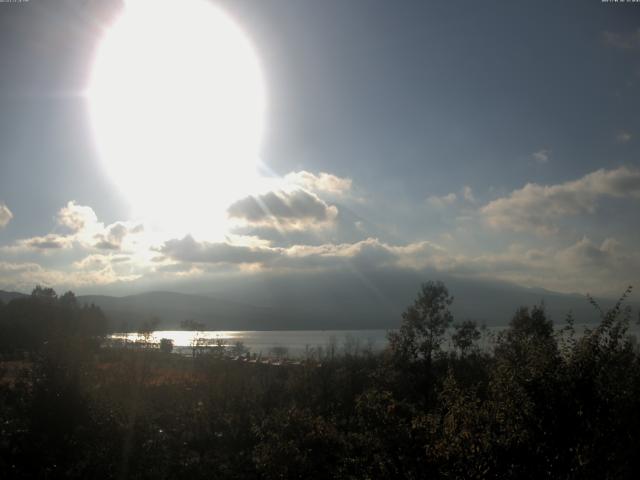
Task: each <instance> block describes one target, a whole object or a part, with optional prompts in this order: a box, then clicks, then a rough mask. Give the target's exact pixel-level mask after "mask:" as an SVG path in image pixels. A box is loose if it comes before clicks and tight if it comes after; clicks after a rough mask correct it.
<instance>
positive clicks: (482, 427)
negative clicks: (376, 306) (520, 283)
mask: <svg viewBox="0 0 640 480" xmlns="http://www.w3.org/2000/svg"><path fill="white" fill-rule="evenodd" d="M628 293H629V291H628V292H627V294H628ZM625 297H626V294H625V295H624V296H623V297H622V298H621V299H620V301H619V302H618V303H617V304H616V306H615V307H614V308H613V309H612V310H610V311H607V312H601V323H600V324H599V325H597V326H594V328H593V329H592V330H589V331H587V332H585V333H584V334H582V332H580V333H579V334H578V333H577V332H575V331H574V328H573V319H572V318H571V317H569V318H568V319H567V324H566V327H565V328H564V329H563V330H561V331H560V332H558V331H557V330H554V328H553V324H552V322H551V321H550V320H549V319H548V318H547V315H546V313H545V310H544V307H543V306H534V307H533V308H521V309H519V310H518V311H517V312H515V314H514V316H513V319H512V320H511V323H510V325H509V328H508V329H507V330H505V331H504V332H503V333H501V334H499V335H498V336H497V337H496V338H495V339H494V342H493V348H491V349H482V348H480V347H479V345H478V342H479V338H480V331H479V329H478V328H477V326H476V325H475V324H473V323H472V322H462V323H455V322H454V319H453V318H452V315H451V313H450V311H449V306H450V305H451V302H452V301H453V299H452V297H451V296H450V295H449V292H448V291H447V289H446V287H445V286H444V285H443V284H441V283H437V282H436V283H433V282H430V283H426V284H424V285H423V286H422V288H421V290H420V292H419V294H418V297H417V298H416V301H415V303H414V304H413V305H411V306H410V307H409V308H408V309H407V310H406V311H405V313H404V314H403V319H402V323H401V325H400V328H399V329H398V330H397V331H396V332H394V333H391V334H390V338H389V340H390V342H389V348H388V349H387V350H386V351H385V352H383V353H381V354H374V353H372V352H371V351H370V350H361V351H360V353H358V354H357V355H356V354H354V353H353V352H354V350H349V351H348V352H346V353H343V354H342V355H337V356H331V357H329V356H327V357H325V358H324V360H323V361H322V363H321V364H318V363H317V362H309V363H308V364H305V363H303V364H301V365H285V366H278V367H275V366H269V365H262V364H259V363H256V364H249V363H243V362H237V361H230V360H225V359H224V358H222V357H216V356H208V355H202V356H198V357H196V358H194V359H191V358H184V357H180V356H177V355H170V354H164V353H162V352H160V351H159V350H149V351H143V350H116V349H99V348H97V347H96V346H95V344H94V343H91V342H88V341H85V340H83V338H86V337H83V336H80V335H74V336H70V337H64V338H63V337H62V336H56V337H55V338H51V339H50V340H47V341H46V343H43V344H42V347H41V348H40V349H39V351H38V352H37V354H34V360H33V361H32V362H29V363H28V364H27V363H25V365H23V368H22V370H20V371H19V372H18V373H15V372H14V373H13V374H12V375H10V374H9V370H8V367H6V366H5V372H4V374H3V376H2V377H1V378H2V382H1V383H0V429H1V430H0V431H1V437H0V477H2V478H58V477H64V478H136V479H138V478H140V479H142V478H154V479H155V478H193V479H196V478H233V479H245V478H251V479H253V478H256V479H282V478H300V479H302V478H304V479H307V478H318V479H327V478H335V479H342V478H346V479H378V478H385V479H391V478H394V479H395V478H401V479H402V478H405V479H423V478H478V479H480V478H496V479H498V478H499V479H501V478H519V479H540V478H554V479H555V478H558V479H584V478H593V479H624V478H637V477H638V472H640V458H638V457H639V456H638V452H639V451H640V414H639V413H638V412H639V411H640V368H639V367H640V365H639V361H640V356H639V353H638V349H637V348H636V344H635V341H634V338H633V337H631V336H630V335H629V332H628V328H629V325H630V322H631V321H632V320H633V319H632V312H631V311H630V310H629V309H628V308H626V307H625V306H624V300H625ZM58 301H59V300H56V302H58ZM56 302H52V303H51V304H49V305H50V307H51V308H53V309H54V310H55V308H54V307H56V305H57V303H56ZM594 306H595V307H596V308H597V305H595V302H594ZM4 308H5V311H4V313H3V315H6V313H7V311H6V308H7V306H5V307H4ZM56 308H57V307H56ZM4 318H6V317H4ZM452 326H455V327H454V328H455V331H454V336H453V338H454V343H455V346H456V349H455V351H451V350H446V351H445V350H444V349H442V348H441V347H442V345H443V342H444V341H445V340H444V339H445V334H446V331H447V329H448V328H450V327H452ZM5 363H6V362H5Z"/></svg>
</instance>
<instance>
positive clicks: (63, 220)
mask: <svg viewBox="0 0 640 480" xmlns="http://www.w3.org/2000/svg"><path fill="white" fill-rule="evenodd" d="M97 222H98V217H97V216H96V214H95V212H94V211H93V209H92V208H91V207H86V206H82V205H78V204H76V203H75V202H74V201H73V200H72V201H70V202H69V203H67V205H66V206H65V207H63V208H61V209H60V211H59V212H58V223H59V224H60V225H62V226H64V227H66V228H67V229H69V231H70V232H71V233H77V232H79V231H81V230H83V229H85V228H86V227H87V226H89V225H93V224H96V223H97Z"/></svg>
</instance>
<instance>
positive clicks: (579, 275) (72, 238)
mask: <svg viewBox="0 0 640 480" xmlns="http://www.w3.org/2000/svg"><path fill="white" fill-rule="evenodd" d="M216 5H218V6H219V7H220V8H221V9H222V10H223V11H225V12H226V13H227V14H228V15H229V16H230V17H231V18H232V19H233V20H234V21H235V23H236V24H237V25H238V26H239V27H240V28H241V29H242V30H243V31H244V32H245V34H246V36H247V37H248V38H249V39H250V41H251V43H252V45H253V48H254V50H255V53H256V55H257V57H258V59H259V62H260V65H261V68H262V72H263V76H264V83H265V88H266V91H267V97H268V108H267V113H266V118H265V125H266V127H265V133H264V136H263V142H262V148H261V150H260V158H261V161H262V162H263V163H264V165H265V166H266V167H267V169H268V171H269V172H270V173H269V176H270V177H272V178H273V179H277V180H282V182H285V183H286V188H284V187H282V186H281V185H282V183H277V185H278V186H277V187H274V189H273V191H272V192H271V195H270V194H269V193H268V192H265V191H261V192H260V193H258V192H255V193H253V194H251V195H249V197H252V198H253V203H252V200H251V198H249V199H247V196H240V197H239V198H237V199H234V200H233V202H231V207H233V208H231V207H230V210H229V212H230V213H233V215H231V214H230V217H232V218H231V219H232V220H234V221H233V222H231V223H230V224H229V226H228V232H227V233H228V235H227V236H226V237H225V239H223V240H221V239H220V238H213V237H212V238H206V235H197V234H196V233H194V232H183V234H181V235H180V236H178V237H171V236H166V237H164V238H163V237H161V236H158V235H153V236H151V235H148V232H149V231H150V230H149V227H148V226H146V228H145V225H144V219H140V218H137V217H136V218H134V217H135V216H134V215H133V214H132V207H131V205H130V202H129V199H127V198H126V196H125V195H123V194H122V193H121V192H120V191H119V189H118V186H117V185H114V182H113V180H112V179H111V178H110V177H109V175H108V172H107V170H108V169H107V168H106V167H105V163H104V162H103V161H101V159H100V158H99V157H100V154H99V152H98V148H97V146H96V144H95V140H94V138H93V135H92V130H91V124H90V116H89V114H88V111H87V101H86V98H85V97H83V95H82V92H83V91H84V90H85V88H86V86H87V83H88V81H89V77H90V73H91V69H92V65H93V59H94V57H95V54H96V50H97V48H98V46H99V44H100V41H101V38H102V37H103V35H104V28H106V27H108V26H109V25H110V24H111V23H112V22H113V21H114V20H115V18H116V14H117V12H119V11H121V8H122V6H121V5H119V3H118V2H91V1H85V2H80V1H47V2H43V1H36V0H31V1H30V2H27V3H19V4H0V61H1V64H2V67H1V68H0V205H3V207H2V208H0V225H1V227H0V288H4V289H22V290H25V289H27V290H28V289H29V288H31V286H32V285H33V284H35V283H46V284H52V285H54V286H58V287H59V288H62V287H65V288H66V287H68V288H73V289H74V290H77V291H80V292H83V291H105V292H109V291H114V292H116V291H117V292H126V291H128V290H134V289H141V288H155V287H157V286H163V287H172V286H179V285H180V284H181V282H185V281H186V279H188V280H189V282H191V283H190V285H192V284H194V282H195V283H196V284H198V282H199V285H208V284H209V283H215V282H216V281H218V280H217V279H219V278H220V275H228V274H234V275H261V274H262V273H264V272H266V271H279V272H282V273H283V274H287V273H288V272H291V271H294V272H295V271H300V270H309V269H313V270H318V271H322V272H324V273H326V275H328V276H330V275H331V274H332V272H334V271H336V269H341V268H346V267H345V265H348V268H356V269H358V270H361V271H363V272H366V271H368V270H369V269H377V268H392V269H398V270H412V271H415V270H420V269H430V271H433V270H435V271H441V272H443V273H446V274H452V275H459V276H469V277H478V278H481V279H497V280H504V281H509V282H514V283H517V284H519V285H524V286H532V287H533V286H535V287H544V288H548V289H551V290H560V291H568V292H574V291H577V292H585V291H592V292H597V293H603V294H615V293H618V292H619V291H621V290H622V289H623V288H624V287H625V286H626V285H627V284H629V283H632V284H633V283H635V284H638V281H637V280H639V278H638V277H639V274H638V272H639V271H640V269H639V268H638V267H640V251H639V250H638V239H639V237H640V221H639V218H638V214H637V212H638V207H639V206H640V163H639V160H638V154H639V151H640V117H639V116H638V114H637V112H638V111H640V95H638V93H637V91H638V86H639V85H640V5H638V4H633V3H630V4H606V3H601V2H599V1H595V0H594V1H579V2H577V1H576V2H570V1H568V2H552V1H549V2H539V1H536V2H533V1H531V2H491V1H488V2H417V1H416V2H412V1H407V2H387V1H373V0H369V1H350V2H344V1H323V2H314V1H295V2H293V1H285V0H261V1H256V0H234V1H222V2H218V3H216ZM220 165H221V166H220V169H219V172H220V175H222V176H224V169H225V166H224V163H221V164H220ZM322 174H324V175H322ZM285 179H287V180H286V181H285ZM69 202H72V203H69ZM256 204H257V205H265V204H266V205H267V206H270V207H271V209H270V210H269V212H271V213H272V215H266V214H265V215H263V216H260V215H249V213H248V212H249V210H243V208H244V209H250V208H251V205H253V206H255V205H256ZM251 211H252V210H251ZM274 212H275V213H274ZM69 218H74V219H76V220H77V219H83V220H82V221H81V222H80V223H83V224H84V226H82V227H78V225H79V224H78V223H77V222H76V223H73V222H71V223H72V224H73V225H75V226H70V225H71V224H70V223H69ZM65 219H66V220H65ZM65 222H67V223H65ZM206 222H207V218H205V217H203V218H199V219H198V220H197V223H198V226H201V225H202V224H206ZM195 227H196V225H194V231H195ZM110 235H111V236H110ZM105 247H107V248H105ZM141 250H144V252H142V251H141ZM354 266H355V267H354ZM199 288H200V289H201V290H206V287H204V286H201V287H199Z"/></svg>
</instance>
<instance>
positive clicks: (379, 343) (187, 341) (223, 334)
mask: <svg viewBox="0 0 640 480" xmlns="http://www.w3.org/2000/svg"><path fill="white" fill-rule="evenodd" d="M111 338H115V339H127V340H129V341H136V340H139V339H140V338H141V337H140V335H139V334H137V333H129V334H125V335H112V336H111ZM162 338H168V339H170V340H173V345H174V349H175V350H176V351H177V352H178V353H187V352H188V353H190V352H191V345H192V344H193V342H194V340H196V338H198V339H204V340H205V341H206V340H208V341H209V342H210V343H211V344H212V345H216V344H217V343H218V342H219V344H221V345H224V346H226V347H231V346H233V345H235V344H236V342H242V343H243V344H244V346H245V347H246V348H248V349H249V351H250V352H251V353H256V354H260V353H262V354H264V355H268V354H269V353H270V352H272V351H273V350H274V349H276V348H280V349H286V350H287V353H288V355H290V356H296V357H297V356H302V355H304V354H305V352H307V351H308V350H309V349H315V350H317V349H318V347H321V348H322V349H326V348H332V347H333V348H335V349H336V351H344V350H345V347H346V348H351V349H352V350H353V349H356V348H357V349H360V350H362V349H364V348H370V349H371V350H373V351H380V350H382V349H384V347H385V346H386V345H387V330H272V331H204V332H190V331H184V330H159V331H155V332H153V333H152V334H151V337H150V341H152V342H159V341H160V339H162Z"/></svg>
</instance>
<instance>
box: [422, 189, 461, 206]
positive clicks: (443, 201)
mask: <svg viewBox="0 0 640 480" xmlns="http://www.w3.org/2000/svg"><path fill="white" fill-rule="evenodd" d="M457 199H458V196H457V195H456V194H455V193H453V192H451V193H448V194H447V195H443V196H441V197H438V196H437V195H431V196H429V197H427V203H428V204H429V205H431V206H433V207H437V208H442V207H445V206H447V205H452V204H453V203H455V201H456V200H457Z"/></svg>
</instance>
